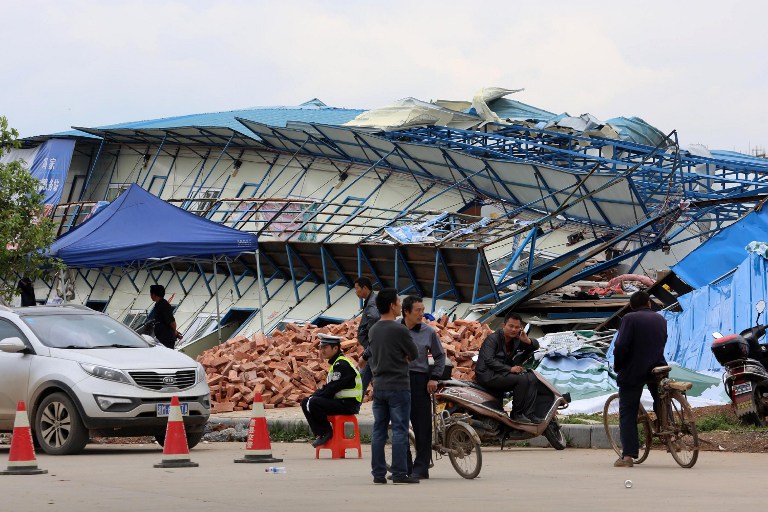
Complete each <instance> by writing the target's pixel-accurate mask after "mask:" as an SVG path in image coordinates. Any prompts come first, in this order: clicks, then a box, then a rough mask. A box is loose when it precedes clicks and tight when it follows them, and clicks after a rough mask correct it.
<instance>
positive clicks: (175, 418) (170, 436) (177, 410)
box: [155, 396, 199, 468]
mask: <svg viewBox="0 0 768 512" xmlns="http://www.w3.org/2000/svg"><path fill="white" fill-rule="evenodd" d="M197 466H199V464H198V463H197V462H192V461H191V460H190V459H189V447H188V446H187V434H186V432H184V420H183V419H182V417H181V405H179V397H177V396H173V397H171V411H170V413H169V414H168V426H167V427H166V429H165V444H163V461H162V462H160V463H159V464H155V467H156V468H196V467H197Z"/></svg>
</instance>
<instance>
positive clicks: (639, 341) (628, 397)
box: [613, 291, 667, 467]
mask: <svg viewBox="0 0 768 512" xmlns="http://www.w3.org/2000/svg"><path fill="white" fill-rule="evenodd" d="M629 305H630V307H631V308H632V312H631V313H627V314H626V315H624V317H623V318H622V319H621V326H620V327H619V333H618V335H617V336H616V343H615V344H614V347H613V368H614V370H616V383H617V384H618V385H619V429H620V435H621V446H622V457H620V458H619V459H618V460H617V461H616V462H614V464H613V465H614V466H616V467H632V464H633V459H636V458H637V456H638V452H639V450H640V446H639V442H638V438H637V410H638V408H639V407H640V397H641V395H642V394H643V388H644V387H645V386H646V385H648V389H649V390H650V392H651V396H652V397H653V408H654V410H657V409H658V407H657V406H656V404H657V403H658V399H659V396H658V390H657V389H656V385H655V380H654V378H653V374H652V373H651V370H653V368H654V367H656V366H664V365H666V364H667V361H666V360H665V359H664V345H666V343H667V321H666V320H665V319H664V317H663V316H661V315H660V314H658V313H655V312H653V311H652V310H651V297H650V295H648V294H647V293H646V292H643V291H639V292H635V293H634V294H632V296H631V297H630V298H629Z"/></svg>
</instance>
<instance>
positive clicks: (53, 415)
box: [35, 393, 89, 455]
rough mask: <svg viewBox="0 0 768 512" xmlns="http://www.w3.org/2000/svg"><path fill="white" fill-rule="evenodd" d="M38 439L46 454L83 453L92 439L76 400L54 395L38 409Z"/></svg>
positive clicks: (36, 415) (36, 432) (36, 427)
mask: <svg viewBox="0 0 768 512" xmlns="http://www.w3.org/2000/svg"><path fill="white" fill-rule="evenodd" d="M35 437H36V438H37V442H38V443H40V447H41V448H42V449H43V451H44V452H45V453H47V454H49V455H70V454H73V453H78V452H80V451H82V450H83V448H85V445H86V444H87V443H88V437H89V436H88V429H86V428H85V426H84V425H83V422H82V420H81V419H80V415H79V414H78V412H77V408H76V407H75V404H74V403H73V402H72V399H70V398H69V397H68V396H67V395H65V394H64V393H53V394H51V395H48V396H47V397H45V398H44V399H43V401H42V402H40V405H39V406H38V408H37V412H36V413H35Z"/></svg>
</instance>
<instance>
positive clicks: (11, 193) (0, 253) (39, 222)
mask: <svg viewBox="0 0 768 512" xmlns="http://www.w3.org/2000/svg"><path fill="white" fill-rule="evenodd" d="M18 137H19V132H17V131H16V130H15V129H13V128H9V127H8V120H7V119H6V118H5V116H0V157H1V156H3V155H4V154H5V153H6V152H7V151H9V150H10V149H13V148H18V147H20V146H21V144H20V143H19V141H18ZM39 188H40V182H39V181H38V180H37V179H35V178H34V177H32V174H30V172H29V170H28V169H27V168H26V163H25V162H24V161H23V160H22V161H18V160H17V161H14V162H9V163H6V164H3V163H0V301H2V302H4V303H6V304H9V303H10V302H11V300H12V299H13V296H14V295H15V294H17V293H18V292H17V290H16V284H17V282H18V279H19V277H21V276H26V277H29V278H30V279H32V280H35V279H38V278H39V277H41V276H42V274H43V272H44V270H43V268H44V267H51V266H52V267H54V268H61V267H62V265H61V262H60V261H59V260H58V259H56V258H51V257H49V256H47V255H46V251H45V250H46V249H47V248H48V247H49V246H50V245H51V244H52V243H53V241H54V240H55V239H56V229H55V226H54V223H53V220H51V219H50V218H46V217H44V216H43V214H44V212H45V205H44V204H43V199H44V196H43V194H41V193H40V192H38V189H39Z"/></svg>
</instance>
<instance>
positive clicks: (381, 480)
mask: <svg viewBox="0 0 768 512" xmlns="http://www.w3.org/2000/svg"><path fill="white" fill-rule="evenodd" d="M373 483H375V484H377V485H381V484H386V483H387V479H386V478H383V477H379V476H375V477H373Z"/></svg>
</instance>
